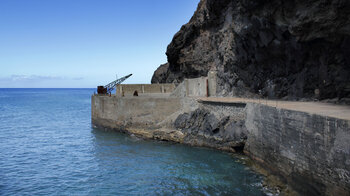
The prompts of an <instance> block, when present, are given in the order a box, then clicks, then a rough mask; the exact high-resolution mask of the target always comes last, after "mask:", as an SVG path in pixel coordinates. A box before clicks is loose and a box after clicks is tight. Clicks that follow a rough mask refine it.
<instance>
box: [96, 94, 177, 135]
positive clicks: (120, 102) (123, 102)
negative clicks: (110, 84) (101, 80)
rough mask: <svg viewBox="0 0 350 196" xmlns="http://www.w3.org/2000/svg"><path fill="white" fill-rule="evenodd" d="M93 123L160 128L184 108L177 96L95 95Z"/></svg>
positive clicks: (116, 126)
mask: <svg viewBox="0 0 350 196" xmlns="http://www.w3.org/2000/svg"><path fill="white" fill-rule="evenodd" d="M91 107H92V113H91V116H92V120H93V123H96V124H103V125H108V127H111V128H120V129H127V128H130V127H132V128H142V129H147V128H149V129H156V128H160V127H161V126H162V125H161V123H162V122H163V121H164V120H165V119H166V118H168V117H169V116H171V115H172V114H174V113H176V112H178V111H180V110H182V102H181V100H180V99H179V98H176V97H116V96H111V97H109V96H98V95H93V96H92V100H91Z"/></svg>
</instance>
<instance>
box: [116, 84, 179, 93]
mask: <svg viewBox="0 0 350 196" xmlns="http://www.w3.org/2000/svg"><path fill="white" fill-rule="evenodd" d="M175 88H176V86H175V84H118V85H117V86H116V94H117V95H123V93H124V95H133V94H134V92H135V91H137V92H138V94H142V93H147V94H150V93H171V92H173V91H174V90H175Z"/></svg>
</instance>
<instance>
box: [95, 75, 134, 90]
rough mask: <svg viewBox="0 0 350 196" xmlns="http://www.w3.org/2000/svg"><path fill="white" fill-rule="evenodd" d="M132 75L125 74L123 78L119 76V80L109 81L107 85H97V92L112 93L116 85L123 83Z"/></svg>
mask: <svg viewBox="0 0 350 196" xmlns="http://www.w3.org/2000/svg"><path fill="white" fill-rule="evenodd" d="M130 76H132V74H129V75H127V76H124V77H122V78H119V79H117V80H114V81H113V82H111V83H109V84H107V85H105V86H98V87H97V93H98V94H109V93H111V92H112V91H113V90H114V88H115V86H116V85H117V84H121V83H122V82H124V81H125V80H126V79H128V78H129V77H130Z"/></svg>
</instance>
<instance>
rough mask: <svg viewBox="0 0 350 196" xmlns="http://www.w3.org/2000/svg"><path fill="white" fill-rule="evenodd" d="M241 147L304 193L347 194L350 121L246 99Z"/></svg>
mask: <svg viewBox="0 0 350 196" xmlns="http://www.w3.org/2000/svg"><path fill="white" fill-rule="evenodd" d="M246 115H247V117H246V122H245V125H246V128H247V130H248V139H247V142H246V146H245V149H244V151H245V152H246V153H247V154H249V155H250V156H251V157H253V158H254V159H256V160H258V161H259V162H261V163H262V164H263V165H264V166H266V167H268V168H270V169H271V170H272V171H274V172H276V173H278V174H281V175H282V176H283V177H284V179H285V180H286V181H287V182H288V184H291V185H292V186H293V187H294V188H295V189H296V190H297V191H298V192H300V193H301V194H303V195H349V193H350V122H349V121H347V120H341V119H336V118H332V117H323V116H319V115H312V114H308V113H304V112H298V111H291V110H285V109H280V108H274V107H269V106H265V105H262V104H255V103H248V104H247V108H246Z"/></svg>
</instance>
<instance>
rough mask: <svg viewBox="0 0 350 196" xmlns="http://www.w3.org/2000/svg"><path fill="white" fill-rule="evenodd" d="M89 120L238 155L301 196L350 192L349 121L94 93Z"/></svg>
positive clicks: (256, 108)
mask: <svg viewBox="0 0 350 196" xmlns="http://www.w3.org/2000/svg"><path fill="white" fill-rule="evenodd" d="M91 102H92V105H91V106H92V107H91V109H92V123H93V124H95V125H97V126H102V127H107V128H112V129H117V130H121V131H126V132H129V133H130V134H135V135H136V134H137V135H139V136H142V137H146V138H153V139H160V140H170V141H175V142H180V143H185V144H190V145H195V146H208V147H213V148H217V149H221V150H228V151H237V150H238V151H239V150H242V149H243V147H244V152H245V153H246V154H247V155H249V156H250V157H252V158H253V159H254V160H256V161H257V162H258V163H259V164H261V165H262V166H263V167H264V168H268V169H270V171H271V172H272V173H273V174H276V175H278V176H281V178H282V179H283V180H284V181H285V182H287V183H288V185H291V186H292V187H293V188H294V189H295V190H297V191H298V192H299V193H301V194H302V195H334V196H335V195H349V192H350V122H349V121H347V120H341V119H337V118H331V117H326V116H320V115H315V114H308V113H305V112H299V111H292V110H288V109H281V108H276V107H271V106H266V105H262V104H257V103H220V102H210V101H209V102H201V103H199V102H197V101H196V100H195V99H192V98H188V97H155V96H153V97H152V96H145V97H117V96H111V97H109V96H99V95H93V96H92V100H91Z"/></svg>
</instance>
